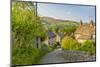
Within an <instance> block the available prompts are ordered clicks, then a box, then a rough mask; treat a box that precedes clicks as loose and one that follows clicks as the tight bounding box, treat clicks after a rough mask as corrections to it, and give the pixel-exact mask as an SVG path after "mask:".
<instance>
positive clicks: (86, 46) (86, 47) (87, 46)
mask: <svg viewBox="0 0 100 67" xmlns="http://www.w3.org/2000/svg"><path fill="white" fill-rule="evenodd" d="M79 50H81V51H85V52H87V53H89V54H90V55H94V54H95V53H96V44H95V42H93V41H92V40H87V41H85V42H84V43H83V44H82V46H81V47H80V48H79Z"/></svg>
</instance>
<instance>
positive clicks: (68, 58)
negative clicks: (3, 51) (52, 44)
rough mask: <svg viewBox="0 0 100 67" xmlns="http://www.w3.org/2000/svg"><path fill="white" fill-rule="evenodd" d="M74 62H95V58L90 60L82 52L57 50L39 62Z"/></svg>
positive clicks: (89, 57)
mask: <svg viewBox="0 0 100 67" xmlns="http://www.w3.org/2000/svg"><path fill="white" fill-rule="evenodd" d="M75 61H95V57H93V58H91V56H89V55H88V54H87V53H85V52H82V51H72V50H62V49H61V48H59V49H56V50H54V51H53V52H50V53H48V54H47V55H45V56H44V57H43V58H42V60H41V62H42V64H44V63H61V62H75Z"/></svg>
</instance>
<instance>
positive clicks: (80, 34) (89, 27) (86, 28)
mask: <svg viewBox="0 0 100 67" xmlns="http://www.w3.org/2000/svg"><path fill="white" fill-rule="evenodd" d="M74 36H75V39H76V40H77V41H78V42H80V43H83V42H84V41H86V40H88V39H94V40H95V24H94V23H93V21H92V20H91V21H90V23H84V24H83V22H82V20H81V21H80V26H79V27H78V28H77V29H76V31H75V33H74Z"/></svg>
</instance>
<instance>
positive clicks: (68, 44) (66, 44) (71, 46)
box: [61, 36, 80, 50]
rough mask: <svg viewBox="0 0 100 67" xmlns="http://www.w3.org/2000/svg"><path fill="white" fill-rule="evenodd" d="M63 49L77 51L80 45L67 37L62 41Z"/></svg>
mask: <svg viewBox="0 0 100 67" xmlns="http://www.w3.org/2000/svg"><path fill="white" fill-rule="evenodd" d="M61 47H62V48H63V49H65V50H77V49H78V48H79V47H80V44H79V43H78V42H77V41H76V40H75V39H73V38H72V37H69V36H65V37H64V38H63V39H62V42H61Z"/></svg>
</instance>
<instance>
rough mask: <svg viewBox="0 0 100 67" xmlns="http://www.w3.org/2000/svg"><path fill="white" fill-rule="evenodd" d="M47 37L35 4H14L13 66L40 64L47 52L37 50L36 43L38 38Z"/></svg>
mask: <svg viewBox="0 0 100 67" xmlns="http://www.w3.org/2000/svg"><path fill="white" fill-rule="evenodd" d="M45 35H46V34H45V30H44V28H43V25H42V24H41V21H40V20H39V17H37V16H36V10H35V6H34V5H33V3H31V2H16V1H14V2H12V39H13V41H12V44H13V45H12V46H13V47H12V64H13V65H27V64H38V63H39V61H40V58H42V56H43V55H44V54H45V53H47V52H44V51H43V49H38V48H36V47H35V45H36V44H35V43H34V41H35V39H36V37H40V38H43V37H45ZM46 51H47V50H46ZM43 52H44V53H43Z"/></svg>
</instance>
